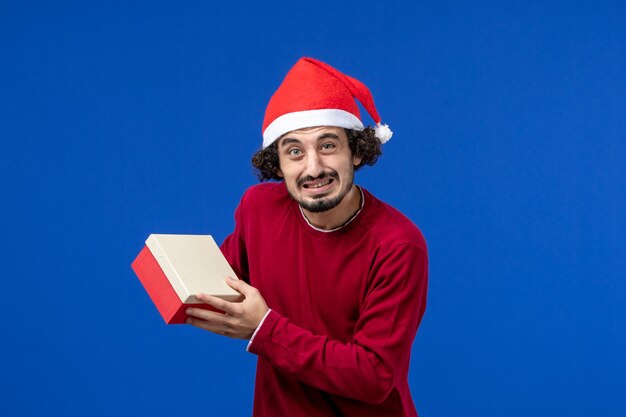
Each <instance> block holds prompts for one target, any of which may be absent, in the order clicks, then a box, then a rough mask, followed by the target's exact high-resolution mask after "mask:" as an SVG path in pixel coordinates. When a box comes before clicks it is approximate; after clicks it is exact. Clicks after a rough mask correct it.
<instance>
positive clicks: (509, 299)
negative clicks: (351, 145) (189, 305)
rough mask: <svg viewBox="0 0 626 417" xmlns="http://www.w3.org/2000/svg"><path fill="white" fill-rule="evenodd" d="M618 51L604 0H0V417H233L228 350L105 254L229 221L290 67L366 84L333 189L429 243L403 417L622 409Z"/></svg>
mask: <svg viewBox="0 0 626 417" xmlns="http://www.w3.org/2000/svg"><path fill="white" fill-rule="evenodd" d="M625 45H626V7H625V6H624V3H623V2H619V1H613V2H610V1H589V2H581V1H573V2H544V1H524V2H512V1H478V2H463V1H437V2H423V1H406V2H390V3H388V4H383V2H365V1H364V2H359V3H358V4H349V3H344V2H339V1H318V2H315V3H310V2H298V1H294V2H279V1H276V2H271V3H270V4H263V3H240V2H222V3H219V4H212V5H210V4H209V2H181V4H176V5H174V2H156V1H145V2H132V4H130V5H129V4H126V3H125V2H120V3H115V2H102V3H96V2H72V1H63V2H50V3H49V4H45V3H42V4H36V3H32V2H6V1H5V2H2V4H1V5H0V56H1V59H0V122H1V123H0V139H1V142H0V143H1V149H0V164H1V169H0V175H1V178H2V205H1V210H2V215H1V216H0V219H1V222H2V224H1V227H2V234H1V236H2V237H1V238H0V239H1V247H0V250H1V252H0V253H1V257H2V259H1V262H2V275H3V276H2V278H0V291H1V292H0V293H1V294H2V302H0V324H1V329H2V347H3V349H2V353H1V356H0V375H1V378H0V414H2V415H3V416H53V415H54V416H57V415H62V416H83V415H85V414H88V415H90V416H109V415H131V414H134V415H150V416H171V415H175V414H179V413H181V412H185V413H190V414H193V415H207V416H208V415H231V416H245V415H249V414H250V411H251V407H252V397H253V375H254V365H255V357H254V356H253V355H252V354H249V353H246V352H245V345H246V343H245V342H244V341H240V340H231V339H226V338H221V337H218V336H214V335H211V334H209V333H206V332H202V331H200V330H198V329H195V328H191V327H188V326H165V325H164V324H163V322H162V320H161V318H160V316H159V315H158V313H157V311H156V309H155V308H154V307H153V305H152V303H151V302H150V300H149V298H148V296H147V295H146V293H145V292H144V290H143V288H142V287H141V285H140V283H139V281H138V280H137V279H136V277H135V276H134V274H133V273H132V271H131V269H130V266H129V265H130V263H131V261H132V260H133V259H134V257H135V255H136V254H137V253H138V251H139V250H140V248H141V246H142V244H143V241H144V239H145V238H146V237H147V235H148V234H149V233H210V234H213V235H214V236H215V237H216V240H218V241H220V242H221V240H223V238H224V237H225V236H226V235H227V234H228V233H229V232H230V231H231V230H232V227H233V210H234V208H235V207H236V205H237V203H238V201H239V198H240V196H241V194H242V193H243V191H244V190H245V188H246V187H248V186H249V185H251V184H254V183H255V182H256V179H255V177H254V176H253V173H252V169H251V168H250V164H249V159H250V156H251V155H252V153H253V152H254V151H255V150H257V149H258V147H259V146H260V143H261V133H260V127H261V123H262V117H263V112H264V109H265V105H266V103H267V100H268V99H269V97H270V96H271V94H272V93H273V91H274V90H275V89H276V87H277V86H278V85H279V83H280V81H281V80H282V78H283V76H284V75H285V73H286V72H287V70H288V69H289V68H290V67H291V65H293V64H294V63H295V61H296V60H297V59H298V58H299V57H300V56H313V57H316V58H318V59H321V60H323V61H326V62H328V63H330V64H331V65H333V66H335V67H337V68H338V69H340V70H342V71H344V72H345V73H347V74H349V75H352V76H354V77H356V78H359V79H360V80H362V81H363V82H365V83H366V84H367V85H368V86H369V87H370V89H371V90H372V92H373V94H374V97H375V100H376V103H377V106H378V109H379V111H380V113H381V115H382V118H383V121H384V122H386V123H389V125H390V126H391V128H392V129H393V130H394V132H395V135H394V137H393V139H392V140H391V141H390V142H389V143H388V144H387V145H385V147H384V156H383V157H382V158H381V159H380V161H379V163H378V164H377V165H376V166H375V167H373V168H364V169H363V170H362V171H360V172H359V173H358V174H357V182H358V183H360V184H361V185H363V186H365V187H366V188H368V189H369V190H370V191H372V192H373V193H374V194H375V195H377V196H378V197H379V198H381V199H383V200H385V201H387V202H389V203H391V204H392V205H394V206H396V207H397V208H399V209H400V210H401V211H403V212H404V213H406V214H407V215H408V216H409V217H410V218H411V219H412V220H413V221H414V222H415V223H416V224H417V225H418V226H419V227H420V228H421V229H422V231H423V233H424V235H425V236H426V238H427V241H428V244H429V250H430V292H429V298H428V310H427V312H426V316H425V318H424V321H423V322H422V326H421V328H420V331H419V333H418V336H417V339H416V341H415V344H414V348H413V355H414V356H413V360H412V364H411V373H410V382H411V386H412V393H413V396H414V400H415V403H416V405H417V408H418V411H419V412H420V414H421V415H422V416H526V415H542V416H552V415H569V416H587V415H601V416H618V415H619V416H623V415H626V399H625V397H624V396H623V395H620V394H623V393H624V378H625V377H626V359H625V356H626V355H624V352H625V351H626V337H625V334H626V302H625V301H626V283H625V280H624V278H625V272H626V249H625V246H626V233H625V231H626V214H625V212H626V210H624V204H625V202H626V192H625V189H626V184H625V179H626V175H625V169H624V163H625V162H626V158H625V157H626V146H625V145H624V142H625V139H626V134H625V132H626V81H625V80H626V77H625V76H624V74H626V47H625ZM365 121H366V122H369V123H371V120H369V119H368V118H367V117H366V118H365Z"/></svg>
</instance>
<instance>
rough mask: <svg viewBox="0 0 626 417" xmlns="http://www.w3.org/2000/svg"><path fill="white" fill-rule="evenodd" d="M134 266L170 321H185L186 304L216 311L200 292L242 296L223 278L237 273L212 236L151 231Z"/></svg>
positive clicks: (235, 298)
mask: <svg viewBox="0 0 626 417" xmlns="http://www.w3.org/2000/svg"><path fill="white" fill-rule="evenodd" d="M131 266H132V268H133V270H134V271H135V274H137V277H138V278H139V280H140V281H141V283H142V285H143V287H144V288H145V290H146V292H147V293H148V295H149V296H150V298H151V299H152V302H153V303H154V305H155V306H156V308H157V309H158V310H159V313H161V316H162V317H163V320H165V322H166V323H167V324H179V323H184V322H185V320H186V318H187V315H186V314H185V309H186V308H187V307H195V308H203V309H205V310H214V311H215V309H214V308H212V307H210V306H209V305H207V304H204V303H202V302H201V301H199V300H198V299H197V298H196V295H197V294H200V293H202V294H210V295H213V296H216V297H219V298H222V299H224V300H227V301H236V300H239V299H240V298H241V294H240V293H239V292H237V291H235V290H234V289H232V288H231V287H229V286H228V285H227V284H226V282H225V281H224V279H225V278H226V277H227V276H230V277H232V278H235V279H237V276H236V275H235V272H234V271H233V269H232V268H231V267H230V265H229V264H228V262H227V261H226V258H224V255H222V252H221V251H220V248H219V247H218V246H217V244H216V243H215V241H214V240H213V238H212V237H211V236H210V235H163V234H152V235H150V236H149V237H148V239H147V240H146V245H145V246H144V247H143V249H142V250H141V251H140V252H139V255H137V258H135V260H134V261H133V263H132V265H131Z"/></svg>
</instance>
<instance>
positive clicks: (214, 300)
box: [196, 294, 239, 315]
mask: <svg viewBox="0 0 626 417" xmlns="http://www.w3.org/2000/svg"><path fill="white" fill-rule="evenodd" d="M196 298H197V299H198V300H200V301H202V302H203V303H205V304H208V305H210V306H211V307H213V308H216V309H218V310H222V311H223V312H224V313H227V314H230V315H234V314H236V313H237V312H238V311H239V307H238V306H237V303H231V302H229V301H226V300H222V299H221V298H218V297H214V296H212V295H208V294H198V295H197V296H196Z"/></svg>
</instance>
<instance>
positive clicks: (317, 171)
mask: <svg viewBox="0 0 626 417" xmlns="http://www.w3.org/2000/svg"><path fill="white" fill-rule="evenodd" d="M306 164H307V165H306V175H307V176H311V177H313V178H317V177H319V176H320V175H322V174H323V173H324V166H323V164H322V158H320V155H318V154H317V152H309V153H308V154H307V159H306Z"/></svg>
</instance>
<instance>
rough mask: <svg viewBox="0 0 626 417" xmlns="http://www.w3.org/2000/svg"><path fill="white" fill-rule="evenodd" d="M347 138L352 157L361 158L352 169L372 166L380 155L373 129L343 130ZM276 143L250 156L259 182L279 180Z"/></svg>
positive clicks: (380, 150) (380, 151)
mask: <svg viewBox="0 0 626 417" xmlns="http://www.w3.org/2000/svg"><path fill="white" fill-rule="evenodd" d="M345 131H346V134H347V136H348V145H349V146H350V150H351V151H352V155H355V156H357V157H358V158H361V163H359V165H357V166H355V167H354V170H355V171H356V170H358V169H360V168H361V167H362V166H364V165H369V166H372V165H374V164H375V163H376V161H377V160H378V157H379V156H380V155H382V153H383V152H382V149H381V146H380V145H381V143H380V140H379V139H378V138H377V137H376V135H375V132H374V128H372V127H366V128H365V129H364V130H361V131H359V130H351V129H345ZM277 143H278V141H274V143H272V144H271V145H270V146H268V147H267V148H265V149H261V150H259V151H257V152H256V153H255V154H254V155H252V166H253V167H254V168H255V170H256V175H257V177H258V178H259V181H268V180H281V179H282V178H281V177H280V176H278V170H279V169H280V164H279V161H278V145H277Z"/></svg>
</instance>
